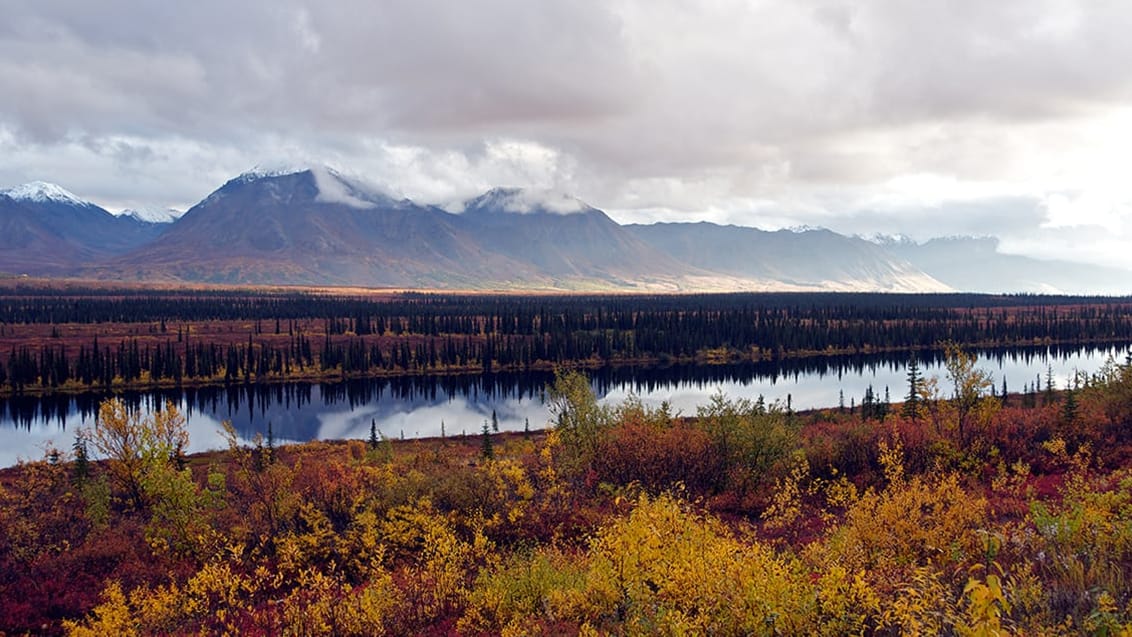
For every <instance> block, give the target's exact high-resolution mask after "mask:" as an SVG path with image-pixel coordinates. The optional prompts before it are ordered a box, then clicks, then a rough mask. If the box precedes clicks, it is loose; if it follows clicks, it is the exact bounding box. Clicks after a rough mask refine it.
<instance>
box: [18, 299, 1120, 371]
mask: <svg viewBox="0 0 1132 637" xmlns="http://www.w3.org/2000/svg"><path fill="white" fill-rule="evenodd" d="M201 321H245V322H250V323H251V328H250V329H248V328H246V327H245V328H241V329H247V333H246V337H247V338H246V340H243V336H242V335H240V334H235V335H228V336H227V337H226V340H221V337H219V336H212V335H209V334H201V335H199V336H198V335H197V334H194V333H193V330H192V329H191V325H192V324H193V323H194V322H201ZM108 322H114V323H133V324H137V323H141V324H150V325H151V326H153V325H155V324H160V328H159V329H156V330H151V334H152V336H150V337H146V338H142V339H139V338H138V337H137V336H125V337H118V338H115V339H110V340H111V341H112V342H106V339H105V338H104V339H103V340H102V341H99V339H98V338H97V337H95V336H94V335H95V334H97V333H98V327H97V324H99V323H108ZM20 324H54V325H60V324H70V325H76V324H77V325H89V326H91V327H90V328H89V329H88V330H85V332H86V333H89V334H90V335H91V336H90V337H89V340H86V341H82V340H80V343H79V345H78V346H77V347H76V346H75V338H76V337H75V336H68V338H67V340H68V342H69V345H70V346H69V347H68V346H67V345H66V344H64V343H60V344H55V343H47V344H44V343H42V342H40V343H37V344H34V345H32V344H28V345H24V344H15V345H12V346H11V347H10V350H9V352H8V353H7V356H4V355H3V353H2V352H0V389H3V388H7V389H8V390H10V391H15V392H21V391H26V390H29V389H53V388H58V387H63V386H67V385H76V384H77V385H79V386H107V387H109V386H111V385H114V384H121V383H125V384H131V385H145V384H181V383H183V382H186V381H190V382H223V383H226V384H227V383H236V382H243V383H247V382H255V381H262V380H265V379H286V378H296V377H308V378H311V377H327V376H337V375H343V376H350V377H359V376H366V375H397V374H422V373H423V374H427V373H447V372H456V371H460V372H469V371H498V370H525V369H548V368H551V367H555V366H560V365H571V364H586V365H591V366H593V365H603V364H610V363H617V362H629V361H631V362H657V361H668V360H693V359H695V360H703V361H706V362H725V361H735V360H770V359H777V358H783V357H788V356H799V355H812V354H823V353H824V354H835V353H836V354H857V353H862V352H875V351H904V350H921V349H932V348H935V347H938V345H939V343H941V342H943V341H954V342H956V343H960V344H963V345H967V346H977V347H1009V346H1019V345H1034V344H1052V343H1057V344H1063V345H1075V344H1085V343H1094V344H1095V343H1113V342H1122V341H1128V340H1129V339H1132V299H1129V298H1119V299H1116V298H1110V297H1057V296H1035V295H1018V296H985V295H968V294H947V295H938V294H937V295H906V294H848V293H845V294H842V293H828V294H800V293H799V294H793V293H789V294H726V295H656V296H626V295H606V296H579V295H573V296H518V295H457V294H416V293H410V294H400V295H395V296H391V297H389V298H385V299H373V298H370V299H367V298H357V297H344V296H325V295H316V294H307V293H276V294H267V293H263V294H237V293H232V292H228V293H223V294H221V293H216V292H211V293H204V294H197V293H195V292H184V291H180V292H154V293H149V292H147V293H139V292H121V291H120V292H119V293H118V294H117V295H109V294H106V293H105V291H103V292H100V293H99V294H93V293H92V294H86V293H85V292H82V291H74V290H71V291H68V292H65V293H57V294H54V295H52V294H48V293H47V292H46V291H43V292H42V293H39V292H30V293H27V296H22V297H20V296H4V292H3V290H0V336H3V335H4V334H5V332H6V328H5V326H6V325H7V326H13V327H14V326H18V325H20ZM303 326H305V328H304V327H303ZM80 332H83V330H80ZM174 332H175V333H176V335H175V336H174V335H173V334H174ZM9 333H10V332H9ZM56 334H57V333H56V331H55V329H54V328H53V330H52V335H53V336H56ZM233 336H234V338H233ZM56 337H57V336H56ZM78 338H80V339H81V338H83V337H78Z"/></svg>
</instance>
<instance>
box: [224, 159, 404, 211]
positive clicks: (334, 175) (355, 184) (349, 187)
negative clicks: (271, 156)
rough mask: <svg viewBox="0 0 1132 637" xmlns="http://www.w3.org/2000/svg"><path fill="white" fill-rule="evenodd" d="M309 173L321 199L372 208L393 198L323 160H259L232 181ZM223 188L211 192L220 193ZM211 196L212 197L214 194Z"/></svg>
mask: <svg viewBox="0 0 1132 637" xmlns="http://www.w3.org/2000/svg"><path fill="white" fill-rule="evenodd" d="M302 173H310V174H311V176H312V177H313V178H314V184H315V187H316V188H317V189H318V194H317V195H316V197H315V200H316V201H318V202H321V203H329V204H341V205H345V206H349V207H351V208H373V207H375V206H377V205H379V204H389V203H391V202H392V201H393V200H392V198H390V196H389V195H387V194H386V193H385V192H383V191H382V190H381V189H380V188H378V187H375V186H372V185H370V184H368V183H366V182H365V181H364V180H361V179H358V178H355V177H348V176H346V175H344V174H342V173H341V172H339V171H337V170H335V169H333V168H331V167H329V166H326V165H322V164H290V163H277V164H258V165H256V166H255V167H254V168H252V169H251V170H248V171H246V172H244V173H242V174H241V175H240V176H239V177H236V178H235V179H233V180H232V181H230V182H229V183H239V184H247V183H252V182H256V181H259V180H261V179H274V178H278V177H287V176H290V175H298V174H302ZM219 193H220V191H217V192H216V193H213V195H212V196H217V195H219ZM212 196H210V199H211V198H212Z"/></svg>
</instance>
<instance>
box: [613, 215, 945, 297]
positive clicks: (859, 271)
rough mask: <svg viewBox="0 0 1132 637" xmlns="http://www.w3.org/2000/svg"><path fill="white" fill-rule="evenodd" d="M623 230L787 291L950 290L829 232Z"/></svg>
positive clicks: (678, 255)
mask: <svg viewBox="0 0 1132 637" xmlns="http://www.w3.org/2000/svg"><path fill="white" fill-rule="evenodd" d="M625 228H626V229H627V230H628V231H630V232H632V233H633V234H635V235H636V236H637V237H639V238H640V239H641V240H643V241H646V242H648V243H649V244H651V245H652V246H654V247H655V248H656V249H658V250H660V251H662V252H664V253H666V254H668V255H671V256H672V257H673V258H675V259H678V260H680V261H683V262H685V263H688V264H690V265H692V266H694V267H697V268H701V269H704V270H710V271H714V272H720V273H723V274H727V275H731V276H734V277H740V278H746V279H753V280H756V281H763V282H777V283H778V284H779V285H780V286H788V287H790V288H792V289H800V290H806V289H814V290H845V291H855V290H870V291H878V290H879V291H889V292H940V291H948V290H949V289H950V288H949V287H948V286H947V285H946V284H945V283H942V282H940V281H939V280H937V279H935V278H933V277H931V276H928V275H927V274H925V273H924V272H922V271H920V270H918V269H917V268H916V267H915V266H914V265H912V264H910V263H908V262H907V261H904V260H901V259H899V258H894V257H893V256H892V255H890V254H888V253H887V252H885V250H884V249H883V248H881V247H879V246H877V245H875V244H873V243H870V242H868V241H865V240H863V239H859V238H855V237H846V236H843V235H840V234H837V233H835V232H832V231H830V230H824V229H806V230H801V231H794V230H777V231H774V232H768V231H765V230H758V229H756V228H747V227H741V226H721V225H717V224H714V223H708V222H699V223H656V224H651V225H629V226H625Z"/></svg>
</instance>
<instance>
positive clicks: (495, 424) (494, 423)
mask: <svg viewBox="0 0 1132 637" xmlns="http://www.w3.org/2000/svg"><path fill="white" fill-rule="evenodd" d="M491 430H492V431H494V432H495V433H499V417H498V416H496V415H495V410H494V409H492V410H491Z"/></svg>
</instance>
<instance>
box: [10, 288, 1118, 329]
mask: <svg viewBox="0 0 1132 637" xmlns="http://www.w3.org/2000/svg"><path fill="white" fill-rule="evenodd" d="M1130 304H1132V297H1107V296H1063V295H1033V294H1017V295H985V294H880V293H876V294H874V293H856V292H826V293H810V292H773V293H771V292H765V293H733V294H688V295H670V294H660V295H623V294H622V295H574V294H571V295H537V296H518V295H488V294H425V293H416V292H407V293H398V294H391V295H389V296H385V297H366V296H345V295H341V296H334V295H326V294H316V293H313V292H299V291H296V292H290V291H288V292H253V291H216V290H213V291H197V290H176V291H171V290H144V291H139V290H99V289H83V288H72V289H68V290H62V291H61V290H52V289H50V288H42V289H41V288H34V287H20V288H4V287H0V324H29V323H40V324H43V323H46V324H62V323H80V324H87V323H112V322H118V323H146V322H158V321H163V320H164V321H169V322H174V321H211V320H261V321H267V320H274V319H283V320H287V319H302V318H318V319H323V318H326V319H341V318H351V319H358V318H362V319H365V321H363V322H366V321H368V322H369V323H370V324H371V325H374V329H379V328H378V327H377V326H376V323H378V322H384V323H385V324H386V325H388V326H389V329H397V327H398V326H397V324H398V323H400V324H401V325H403V326H404V327H405V328H406V329H409V328H410V327H411V328H413V329H414V330H415V331H418V332H425V331H427V330H428V329H437V330H442V331H444V332H460V333H468V332H476V331H499V332H500V333H526V334H531V333H538V332H545V331H552V330H554V329H556V328H565V329H603V328H614V327H616V328H620V329H629V328H631V327H632V326H634V325H635V321H636V320H637V318H638V317H639V316H644V317H652V316H656V315H660V316H667V315H673V314H675V315H684V314H688V313H701V314H702V313H707V314H709V315H711V314H713V313H715V312H721V313H723V315H724V316H725V317H726V316H730V315H732V314H734V313H739V314H740V315H743V314H747V313H750V312H752V311H754V312H760V311H771V310H777V311H782V312H786V313H787V314H789V315H791V316H798V315H807V316H808V315H813V316H815V317H817V316H827V317H830V318H840V319H862V320H868V319H880V318H904V319H917V318H918V319H930V320H939V319H940V318H942V317H946V316H956V315H959V314H962V313H965V312H967V311H972V310H978V309H992V308H1043V307H1044V308H1051V307H1065V306H1100V307H1111V306H1123V307H1127V306H1129V305H1130ZM467 319H479V320H467ZM430 326H433V327H431V328H430Z"/></svg>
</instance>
